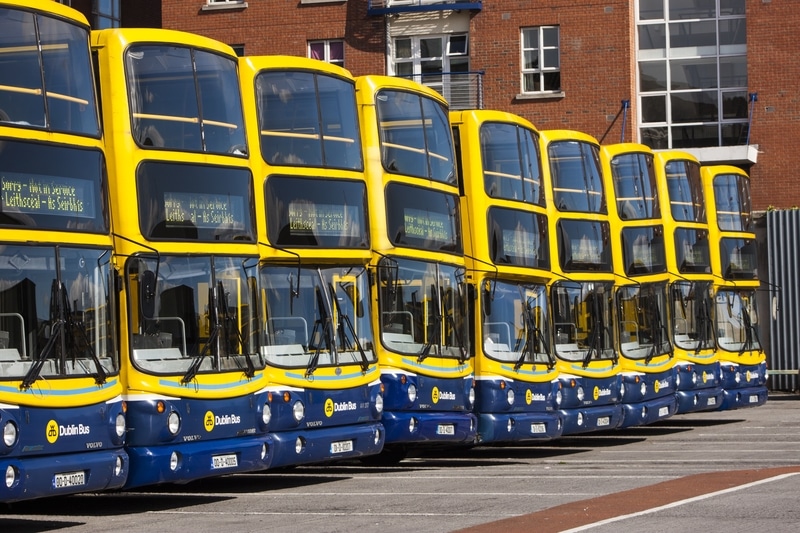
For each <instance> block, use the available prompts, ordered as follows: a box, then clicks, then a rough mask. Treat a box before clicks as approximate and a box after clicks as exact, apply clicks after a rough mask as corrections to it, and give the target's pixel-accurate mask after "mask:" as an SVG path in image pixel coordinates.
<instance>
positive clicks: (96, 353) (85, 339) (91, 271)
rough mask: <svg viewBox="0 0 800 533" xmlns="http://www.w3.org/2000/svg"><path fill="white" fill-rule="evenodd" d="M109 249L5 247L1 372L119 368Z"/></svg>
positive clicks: (24, 374) (81, 372)
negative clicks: (110, 280) (110, 288)
mask: <svg viewBox="0 0 800 533" xmlns="http://www.w3.org/2000/svg"><path fill="white" fill-rule="evenodd" d="M109 258H110V250H96V249H81V248H61V247H52V246H14V245H4V246H2V247H0V379H8V378H13V379H21V378H24V379H23V386H24V387H30V386H32V385H33V383H34V382H36V381H37V380H38V379H40V378H49V377H55V376H65V375H73V376H74V375H78V376H86V375H88V376H94V378H95V380H96V381H97V382H98V383H103V382H104V381H105V378H106V376H107V375H109V374H116V373H117V371H118V367H119V364H118V359H117V354H116V352H115V345H116V343H115V340H114V337H113V335H114V331H115V330H114V329H113V323H114V320H113V317H112V316H111V315H110V313H111V310H112V309H114V305H113V302H112V300H111V293H110V292H109V283H110V282H109V279H110V278H109V277H110V268H109Z"/></svg>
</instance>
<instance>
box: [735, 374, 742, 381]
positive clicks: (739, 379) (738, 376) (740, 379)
mask: <svg viewBox="0 0 800 533" xmlns="http://www.w3.org/2000/svg"><path fill="white" fill-rule="evenodd" d="M734 379H735V380H736V383H741V382H742V374H741V372H738V371H737V372H736V375H735V376H734Z"/></svg>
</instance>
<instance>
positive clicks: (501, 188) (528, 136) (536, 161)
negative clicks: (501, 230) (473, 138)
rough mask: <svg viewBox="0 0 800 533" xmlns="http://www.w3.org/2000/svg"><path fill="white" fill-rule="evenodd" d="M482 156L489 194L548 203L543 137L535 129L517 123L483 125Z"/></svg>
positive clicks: (539, 203)
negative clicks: (541, 153)
mask: <svg viewBox="0 0 800 533" xmlns="http://www.w3.org/2000/svg"><path fill="white" fill-rule="evenodd" d="M481 159H482V163H483V182H484V187H485V189H486V194H488V195H489V196H491V197H492V198H506V199H509V200H519V201H522V202H527V203H530V204H535V205H541V206H544V205H545V201H544V188H543V187H542V175H541V168H540V158H539V140H538V136H537V135H536V134H535V133H534V132H532V131H530V130H528V129H525V128H521V127H518V126H515V125H513V124H502V123H486V124H484V125H482V126H481Z"/></svg>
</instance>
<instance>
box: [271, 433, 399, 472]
mask: <svg viewBox="0 0 800 533" xmlns="http://www.w3.org/2000/svg"><path fill="white" fill-rule="evenodd" d="M384 436H385V431H384V429H383V426H382V425H381V423H380V422H375V423H371V424H357V425H356V424H354V425H346V426H336V427H329V428H316V429H301V430H295V431H281V432H278V433H273V434H272V441H273V448H272V450H273V452H272V453H273V457H272V464H271V465H270V467H271V468H280V467H284V466H294V465H303V464H312V463H322V462H327V461H338V460H341V459H348V458H352V457H364V456H367V455H377V454H379V453H380V452H381V451H382V450H383V441H384ZM298 438H299V439H301V443H302V444H301V446H299V447H298V446H297V439H298Z"/></svg>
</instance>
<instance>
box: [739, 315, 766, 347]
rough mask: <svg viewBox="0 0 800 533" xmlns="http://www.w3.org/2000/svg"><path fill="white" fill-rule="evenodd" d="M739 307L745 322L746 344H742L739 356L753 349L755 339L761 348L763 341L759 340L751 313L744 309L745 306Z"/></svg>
mask: <svg viewBox="0 0 800 533" xmlns="http://www.w3.org/2000/svg"><path fill="white" fill-rule="evenodd" d="M739 307H740V309H741V311H742V321H743V322H744V343H743V344H742V349H741V350H739V355H744V352H745V350H752V349H753V348H752V346H753V338H755V340H756V341H757V342H758V345H759V347H760V346H761V339H759V338H758V330H757V329H756V328H755V326H753V322H752V320H750V312H749V311H748V310H747V309H745V308H744V305H740V306H739Z"/></svg>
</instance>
